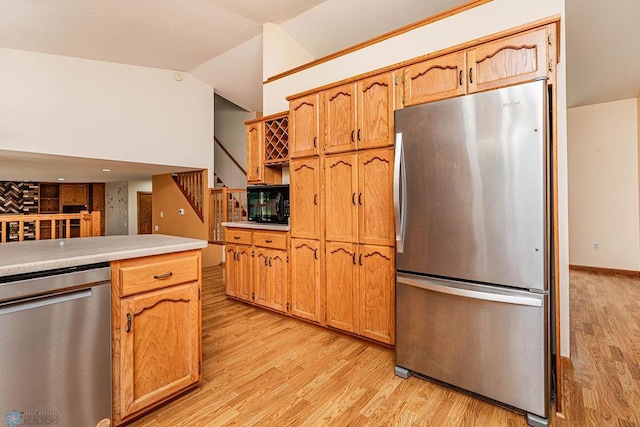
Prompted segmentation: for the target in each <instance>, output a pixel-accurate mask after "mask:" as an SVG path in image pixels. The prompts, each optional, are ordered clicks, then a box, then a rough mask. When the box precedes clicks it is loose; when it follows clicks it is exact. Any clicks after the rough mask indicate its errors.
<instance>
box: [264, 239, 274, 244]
mask: <svg viewBox="0 0 640 427" xmlns="http://www.w3.org/2000/svg"><path fill="white" fill-rule="evenodd" d="M265 242H267V243H273V240H271V239H267V240H265Z"/></svg>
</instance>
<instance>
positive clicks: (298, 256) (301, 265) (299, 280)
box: [291, 239, 322, 323]
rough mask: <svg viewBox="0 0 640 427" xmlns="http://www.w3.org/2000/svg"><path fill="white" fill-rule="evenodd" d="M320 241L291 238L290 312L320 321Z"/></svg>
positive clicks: (313, 320) (303, 317)
mask: <svg viewBox="0 0 640 427" xmlns="http://www.w3.org/2000/svg"><path fill="white" fill-rule="evenodd" d="M320 287H321V282H320V242H319V241H318V240H309V239H291V314H292V315H293V316H296V317H300V318H302V319H306V320H310V321H312V322H317V323H320V322H321V313H322V311H321V305H320V304H321V301H320Z"/></svg>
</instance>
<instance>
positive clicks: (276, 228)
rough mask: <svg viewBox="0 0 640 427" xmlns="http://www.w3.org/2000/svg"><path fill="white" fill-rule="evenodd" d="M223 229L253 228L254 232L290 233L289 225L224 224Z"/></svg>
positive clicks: (261, 223)
mask: <svg viewBox="0 0 640 427" xmlns="http://www.w3.org/2000/svg"><path fill="white" fill-rule="evenodd" d="M222 226H223V227H236V228H251V229H254V230H272V231H289V229H290V227H289V224H268V223H264V222H255V221H236V222H223V223H222Z"/></svg>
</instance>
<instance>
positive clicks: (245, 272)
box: [236, 245, 253, 301]
mask: <svg viewBox="0 0 640 427" xmlns="http://www.w3.org/2000/svg"><path fill="white" fill-rule="evenodd" d="M236 258H237V259H238V261H237V262H236V264H237V267H236V268H237V270H236V277H237V280H238V282H237V285H236V292H237V293H236V297H238V298H241V299H243V300H246V301H252V299H251V292H252V291H253V286H252V282H253V274H252V273H253V270H252V269H253V262H252V261H253V258H252V257H251V246H244V245H239V246H238V254H237V255H236Z"/></svg>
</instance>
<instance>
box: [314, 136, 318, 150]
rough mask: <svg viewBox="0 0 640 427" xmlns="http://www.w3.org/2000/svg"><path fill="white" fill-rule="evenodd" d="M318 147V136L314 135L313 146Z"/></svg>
mask: <svg viewBox="0 0 640 427" xmlns="http://www.w3.org/2000/svg"><path fill="white" fill-rule="evenodd" d="M317 147H318V137H317V136H314V137H313V148H317Z"/></svg>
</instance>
